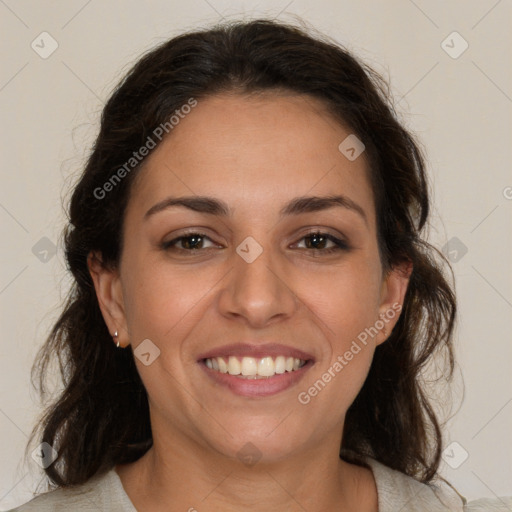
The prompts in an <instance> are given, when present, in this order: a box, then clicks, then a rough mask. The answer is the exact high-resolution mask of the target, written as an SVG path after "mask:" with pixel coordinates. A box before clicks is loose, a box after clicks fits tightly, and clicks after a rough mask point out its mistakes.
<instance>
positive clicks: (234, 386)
mask: <svg viewBox="0 0 512 512" xmlns="http://www.w3.org/2000/svg"><path fill="white" fill-rule="evenodd" d="M197 362H198V363H199V365H200V366H201V368H202V370H203V371H204V372H205V373H206V375H207V376H208V377H209V378H210V379H211V380H212V381H213V382H214V383H216V384H218V385H221V386H223V387H227V388H228V389H229V390H230V391H231V392H233V393H235V394H237V395H241V396H246V397H266V396H270V395H274V394H277V393H280V392H282V391H284V390H286V389H288V388H290V387H291V386H293V385H294V384H296V383H297V382H298V381H299V380H301V379H302V377H303V376H304V374H305V373H306V371H307V370H308V369H309V368H310V367H311V366H313V364H314V358H313V356H312V355H310V354H307V353H305V352H302V351H300V350H296V349H292V348H290V347H285V346H283V345H274V344H272V345H270V344H267V345H263V346H262V345H258V346H255V345H230V346H225V347H221V348H218V349H216V350H213V351H210V352H209V353H207V354H203V355H201V357H200V358H199V359H198V361H197Z"/></svg>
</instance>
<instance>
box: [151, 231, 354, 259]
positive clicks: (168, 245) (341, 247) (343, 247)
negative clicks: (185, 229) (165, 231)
mask: <svg viewBox="0 0 512 512" xmlns="http://www.w3.org/2000/svg"><path fill="white" fill-rule="evenodd" d="M313 236H320V237H322V238H325V239H327V240H328V241H331V242H333V243H334V244H335V246H334V247H329V248H328V249H315V248H312V249H310V248H306V250H308V252H313V253H322V255H328V254H332V253H335V252H338V251H349V250H350V246H349V245H348V243H347V242H345V241H344V240H340V239H339V238H336V237H335V236H333V235H331V234H329V233H324V232H322V231H312V232H310V233H306V234H305V235H304V236H303V237H302V238H300V240H299V241H302V240H304V239H307V238H312V237H313ZM193 237H200V238H202V239H205V238H206V239H208V240H210V241H212V240H211V238H210V237H209V236H208V235H206V234H205V233H200V232H190V233H187V234H185V235H182V236H180V237H178V238H174V239H173V240H169V241H168V242H163V243H162V244H161V246H162V249H163V250H165V251H168V250H172V249H175V250H178V251H180V252H188V253H192V254H194V253H197V252H198V251H201V250H204V249H194V248H193V249H183V248H177V247H175V246H176V244H178V243H179V242H180V241H182V240H186V239H189V238H193ZM207 249H211V247H208V248H207Z"/></svg>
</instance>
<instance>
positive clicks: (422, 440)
mask: <svg viewBox="0 0 512 512" xmlns="http://www.w3.org/2000/svg"><path fill="white" fill-rule="evenodd" d="M273 90H274V91H275V90H281V91H282V90H284V91H289V92H291V93H294V94H296V93H298V94H304V95H309V96H310V97H313V98H316V99H319V100H321V101H322V102H323V104H324V105H325V106H326V107H327V108H328V110H329V112H330V113H331V114H332V116H333V118H334V119H337V120H339V122H340V123H343V125H344V126H348V127H349V128H350V130H351V131H352V132H353V133H355V134H356V135H357V137H358V138H359V139H360V140H361V141H362V142H363V143H364V144H365V146H366V150H365V155H366V158H367V159H368V163H369V165H368V167H369V177H370V181H371V185H372V189H373V192H374V197H375V205H376V212H377V224H378V225H377V229H378V241H379V250H380V254H381V260H382V264H383V268H384V270H389V269H390V268H392V267H393V266H395V265H397V264H399V263H401V262H407V261H408V262H411V263H412V265H413V271H412V275H411V278H410V284H409V288H408V291H407V294H406V297H405V302H404V307H403V310H402V314H401V316H400V318H399V320H398V323H397V325H396V326H395V328H394V330H393V331H392V333H391V334H390V336H389V338H388V340H387V341H386V342H385V343H383V344H382V345H380V346H379V347H378V348H377V349H376V352H375V355H374V359H373V362H372V366H371V369H370V372H369V375H368V377H367V379H366V381H365V383H364V386H363V388H362V389H361V391H360V393H359V395H358V396H357V398H356V400H355V401H354V403H353V404H352V405H351V407H350V408H349V410H348V412H347V415H346V422H345V429H344V434H343V445H342V447H340V450H341V452H340V453H341V455H342V456H346V457H348V454H349V453H352V454H356V455H363V456H364V455H369V456H372V457H374V458H376V459H377V460H379V461H380V462H382V463H383V464H385V465H387V466H389V467H391V468H394V469H396V470H399V471H401V472H403V473H406V474H408V475H411V476H414V477H416V478H418V479H420V480H422V481H424V482H428V481H430V480H431V479H432V478H433V477H434V476H436V472H437V469H438V466H439V462H440V455H441V445H442V442H441V439H442V436H441V429H440V426H439V423H438V421H437V419H436V415H435V413H434V410H433V408H432V405H431V404H430V402H429V397H428V396H427V393H426V390H425V388H424V385H423V383H422V382H423V381H422V378H421V374H422V371H423V369H424V367H425V365H426V364H427V363H428V362H429V361H430V360H431V359H432V358H433V357H434V356H435V355H436V354H438V353H441V354H442V355H444V360H445V361H446V362H447V363H448V364H447V368H446V377H447V378H448V379H449V378H450V377H451V375H452V372H453V364H454V363H453V353H452V331H453V326H454V317H455V310H456V306H455V297H454V294H453V291H452V287H451V285H450V284H449V283H448V282H447V280H446V278H445V277H444V274H443V272H442V267H441V262H442V260H441V255H440V254H439V253H438V252H437V251H436V250H435V249H434V248H433V247H432V246H430V245H429V244H428V243H427V242H426V241H425V240H424V239H423V236H422V233H423V231H424V228H425V225H426V221H427V217H428V214H429V194H428V184H427V180H426V175H425V168H424V167H425V166H424V160H423V158H422V154H421V151H420V149H419V147H418V145H417V143H415V141H414V139H413V137H412V136H411V135H410V134H409V133H408V131H407V130H405V129H404V128H403V126H402V125H401V123H400V122H399V121H398V120H397V116H396V113H395V111H394V109H393V107H392V106H391V101H390V95H389V93H388V89H387V86H386V83H385V82H384V81H383V80H382V78H380V77H379V75H378V74H377V73H375V72H374V71H372V70H371V69H370V68H368V67H367V66H365V65H364V64H361V63H359V62H358V61H357V60H356V59H355V58H354V57H353V56H352V55H351V54H350V53H349V52H347V51H346V50H345V49H343V48H342V47H341V46H339V45H338V44H336V43H334V42H332V41H330V40H328V39H327V38H325V37H322V36H315V37H312V36H311V35H309V34H308V33H307V32H306V31H305V30H304V29H301V28H297V27H294V26H290V25H284V24H281V23H277V22H274V21H269V20H255V21H251V22H247V23H246V22H236V23H233V22H232V23H226V24H223V25H219V26H215V27H213V28H211V29H208V30H204V31H197V32H193V33H187V34H183V35H180V36H178V37H175V38H173V39H171V40H169V41H167V42H165V43H164V44H162V45H160V46H159V47H157V48H156V49H154V50H152V51H151V52H149V53H148V54H147V55H145V56H144V57H142V58H141V59H140V60H139V61H138V62H137V63H136V65H135V66H134V67H133V69H132V70H131V71H130V72H129V73H128V75H127V76H126V77H125V78H124V79H123V81H122V82H121V83H120V85H119V86H118V87H117V89H116V90H115V92H114V93H113V94H112V96H111V98H110V99H109V100H108V102H107V104H106V105H105V107H104V109H103V114H102V117H101V127H100V132H99V135H98V137H97V140H96V143H95V145H94V148H93V151H92V153H91V155H90V157H89V159H88V162H87V165H86V167H85V169H84V172H83V174H82V175H81V177H80V180H79V182H78V184H77V185H76V187H75V188H74V191H73V195H72V198H71V204H70V208H69V224H68V226H67V228H66V231H65V249H66V257H67V262H68V266H69V269H70V271H71V273H72V275H73V277H74V284H73V287H72V289H71V291H70V294H69V297H68V299H67V302H66V304H65V306H64V310H63V312H62V314H61V316H60V318H59V319H58V321H57V323H56V324H55V326H54V328H53V330H52V332H51V333H50V336H49V338H48V340H47V341H46V344H45V345H44V346H43V347H42V349H41V351H40V353H39V354H38V358H37V360H36V363H35V364H34V369H33V370H34V376H35V375H37V376H38V379H39V380H38V386H39V387H40V392H41V394H42V395H43V396H44V395H45V390H46V389H47V388H46V387H45V377H46V376H47V373H48V369H49V367H50V362H51V361H52V360H53V357H56V358H57V360H58V362H59V365H60V370H61V374H62V379H63V383H64V388H63V391H62V393H61V394H60V396H59V397H58V398H57V400H55V401H54V402H53V403H52V404H51V405H50V407H49V408H48V409H47V410H46V413H45V415H44V417H43V419H42V421H41V424H40V429H39V428H36V429H35V430H34V433H33V435H34V436H37V437H38V440H39V441H40V442H47V443H49V444H50V445H52V446H54V447H55V448H56V449H57V451H58V458H57V460H56V461H55V462H54V463H53V464H52V465H50V466H49V467H48V468H46V469H45V471H46V474H47V476H48V477H49V481H50V482H51V483H52V484H53V485H56V486H63V487H65V486H70V485H73V484H80V483H83V482H85V481H87V480H88V479H90V478H91V477H92V476H93V475H94V474H96V473H99V472H104V471H107V470H108V469H111V468H112V467H113V466H114V465H116V464H123V463H127V462H132V461H135V460H137V459H138V458H139V457H141V456H142V455H143V454H144V453H145V452H146V451H147V450H148V449H149V448H150V447H151V445H152V437H151V425H150V421H149V408H148V399H147V394H146V391H145V389H144V386H143V384H142V382H141V379H140V377H139V375H138V373H137V369H136V366H135V363H134V360H133V353H132V350H131V348H130V347H128V348H127V349H125V350H117V349H116V348H115V346H114V343H112V339H111V335H110V333H109V332H108V330H107V327H106V325H105V322H104V320H103V317H102V315H101V312H100V309H99V306H98V301H97V298H96V294H95V290H94V286H93V283H92V280H91V277H90V274H89V271H88V267H87V256H88V254H89V253H90V252H91V251H97V252H99V253H101V255H102V260H103V263H104V264H105V265H110V266H115V265H116V264H117V262H118V261H119V257H120V254H121V250H122V228H123V217H124V211H125V208H126V205H127V202H128V199H129V193H130V185H131V183H132V181H133V178H134V176H135V175H136V173H137V170H138V168H139V167H140V165H138V166H134V168H133V170H132V171H130V172H127V173H126V176H123V179H122V180H118V181H116V182H115V186H112V187H109V192H108V193H107V194H104V197H100V198H98V196H99V194H98V192H96V193H95V191H97V190H98V188H101V187H103V186H104V184H105V183H106V182H107V181H108V180H109V179H111V178H112V176H114V174H115V173H117V172H118V170H119V169H120V168H122V166H123V165H125V164H126V162H127V161H129V159H130V158H131V157H132V154H133V152H134V151H136V150H137V149H138V148H140V147H142V146H143V145H144V144H145V143H146V141H147V139H148V137H149V136H151V135H152V134H153V132H154V130H155V128H156V127H158V126H159V125H161V124H162V123H166V122H168V121H169V118H170V116H171V115H172V114H173V113H174V112H175V111H176V110H178V109H179V108H180V107H181V106H183V105H185V104H187V102H189V101H190V99H191V98H194V99H195V100H197V101H200V100H201V98H205V97H207V96H211V95H214V94H216V93H221V92H235V93H241V94H249V93H258V92H263V91H269V92H272V91H273ZM170 136H172V133H171V135H170ZM444 263H446V261H445V262H444ZM39 431H40V432H41V433H39Z"/></svg>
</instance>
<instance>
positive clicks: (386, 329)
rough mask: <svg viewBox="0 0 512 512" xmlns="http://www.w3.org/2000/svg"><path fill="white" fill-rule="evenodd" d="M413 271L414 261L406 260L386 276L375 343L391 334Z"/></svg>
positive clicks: (378, 343) (384, 339)
mask: <svg viewBox="0 0 512 512" xmlns="http://www.w3.org/2000/svg"><path fill="white" fill-rule="evenodd" d="M411 273H412V262H410V261H406V262H403V263H400V264H398V265H396V266H394V267H392V268H391V269H390V270H389V271H388V273H387V275H386V276H384V279H383V282H382V287H381V297H380V305H379V320H378V321H377V322H376V326H377V327H378V329H379V333H378V334H377V336H376V337H375V344H376V345H380V344H381V343H383V342H384V341H386V339H387V338H388V337H389V335H390V334H391V331H392V330H393V328H394V327H395V325H396V323H397V322H398V319H399V317H400V313H401V311H402V308H403V304H404V299H405V293H406V292H407V287H408V286H409V279H410V277H411Z"/></svg>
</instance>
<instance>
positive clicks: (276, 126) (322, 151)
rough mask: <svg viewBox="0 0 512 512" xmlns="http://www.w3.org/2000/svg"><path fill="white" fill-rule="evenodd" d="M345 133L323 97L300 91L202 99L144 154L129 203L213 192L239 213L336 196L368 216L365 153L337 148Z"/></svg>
mask: <svg viewBox="0 0 512 512" xmlns="http://www.w3.org/2000/svg"><path fill="white" fill-rule="evenodd" d="M349 135H351V132H350V130H349V129H348V128H346V127H344V126H343V125H342V124H341V123H340V122H339V121H337V120H335V119H334V117H333V116H332V115H331V114H329V112H328V111H327V109H326V107H325V106H324V104H323V103H322V102H321V101H319V100H317V99H315V98H312V97H309V96H305V95H290V94H276V93H265V94H259V95H252V96H248V95H241V94H222V95H217V96H212V97H208V98H205V99H201V100H198V104H197V106H196V107H194V108H193V109H192V110H191V112H190V113H189V114H187V115H185V116H184V117H183V118H181V119H180V121H179V123H178V124H177V125H176V126H174V128H173V130H172V132H171V133H170V135H169V136H167V138H165V139H164V140H163V142H162V143H161V144H160V145H159V146H158V147H157V148H156V149H155V150H153V152H152V153H151V154H150V155H149V156H148V157H147V159H146V161H145V163H144V165H143V168H142V169H141V171H140V172H139V174H138V176H137V178H136V180H135V182H134V184H133V192H134V193H133V194H132V200H133V202H134V203H135V204H134V205H132V206H133V207H136V208H145V207H146V209H147V208H150V207H151V206H152V204H153V203H155V202H157V201H159V200H162V199H164V198H165V197H166V196H167V195H174V196H176V195H188V196H190V195H194V194H195V195H209V196H214V197H218V198H219V199H222V200H224V201H225V202H226V203H228V204H230V205H232V207H233V209H234V210H237V211H239V212H242V211H244V210H251V209H252V210H253V212H255V211H260V210H261V208H262V207H264V208H269V209H275V210H276V211H277V210H279V209H280V207H281V205H282V204H284V203H285V202H286V201H287V200H288V199H289V198H290V197H291V196H293V197H297V196H305V195H329V194H331V195H333V194H336V193H341V194H343V195H346V196H348V197H350V198H351V199H352V200H354V201H356V202H358V203H359V204H362V205H363V206H364V208H365V210H366V211H367V214H368V217H369V218H370V219H372V218H373V217H374V209H373V198H372V193H371V187H370V184H369V180H368V176H367V164H366V160H365V155H364V153H363V154H362V155H361V156H360V157H359V158H357V159H355V160H354V161H350V160H349V159H347V158H346V157H345V156H344V154H342V153H341V152H340V150H339V149H338V147H339V145H340V143H342V142H343V141H344V140H345V139H346V138H347V137H348V136H349ZM132 200H131V202H132Z"/></svg>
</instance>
